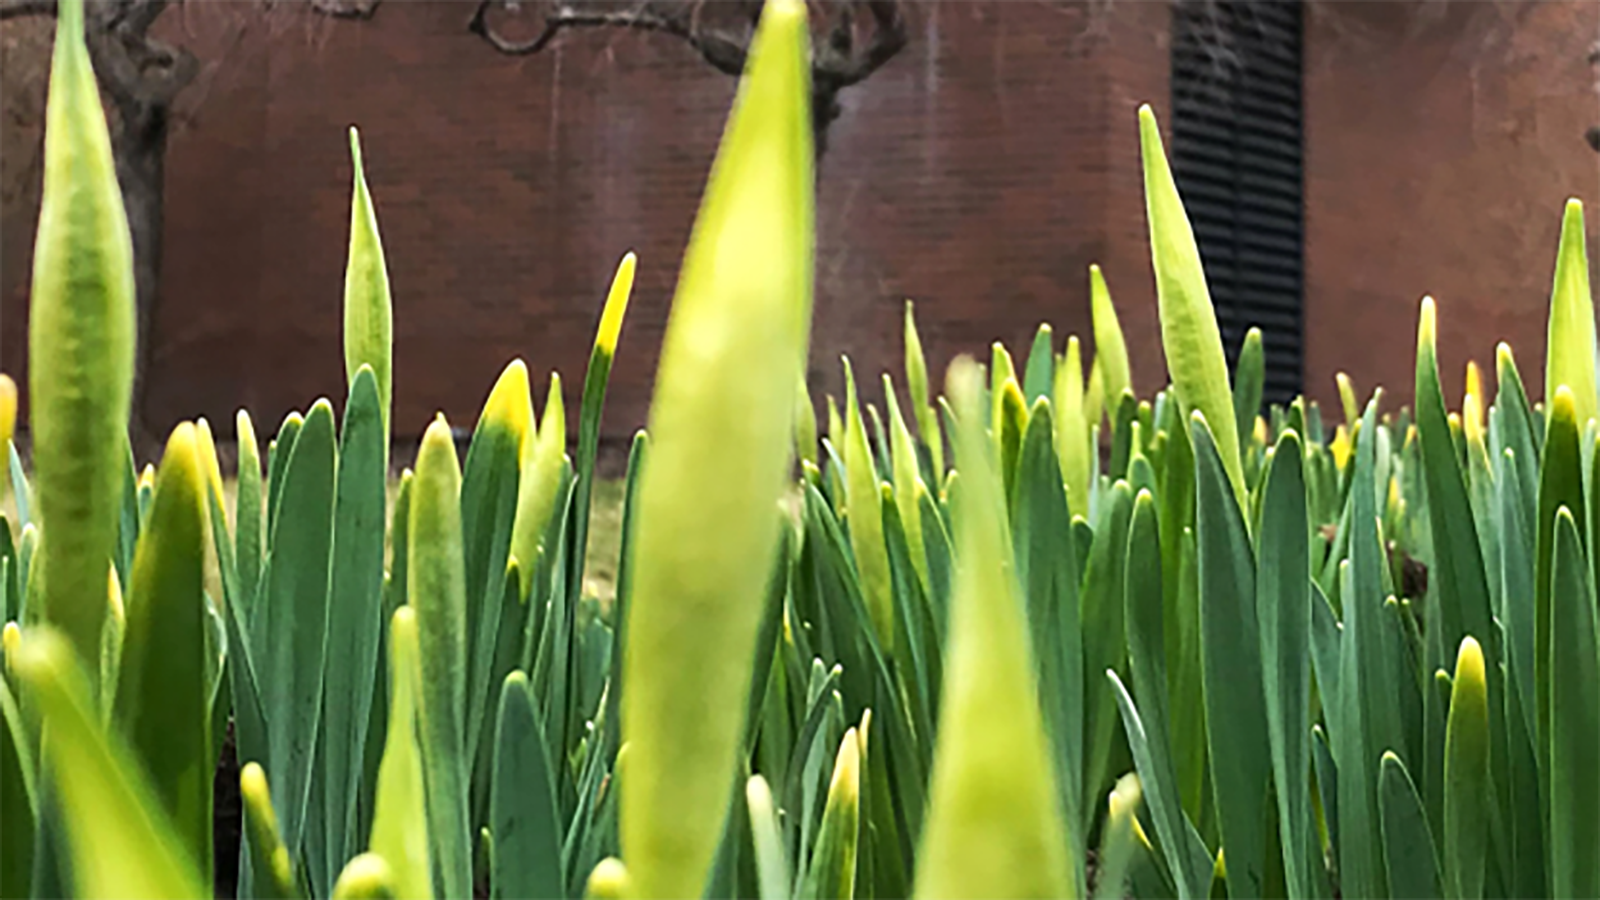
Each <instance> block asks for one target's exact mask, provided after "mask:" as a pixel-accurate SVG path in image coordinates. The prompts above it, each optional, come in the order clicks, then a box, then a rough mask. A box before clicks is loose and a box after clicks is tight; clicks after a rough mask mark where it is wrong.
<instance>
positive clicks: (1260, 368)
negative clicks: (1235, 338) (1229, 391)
mask: <svg viewBox="0 0 1600 900" xmlns="http://www.w3.org/2000/svg"><path fill="white" fill-rule="evenodd" d="M1266 377H1267V360H1266V356H1265V351H1263V350H1262V349H1261V329H1259V328H1252V329H1250V330H1249V331H1247V332H1245V335H1244V345H1243V346H1242V347H1240V348H1239V361H1238V363H1237V364H1235V366H1234V369H1233V418H1234V421H1236V422H1238V424H1239V447H1240V452H1244V448H1246V447H1248V446H1250V435H1251V433H1252V432H1254V431H1255V428H1256V416H1258V415H1260V414H1261V391H1262V386H1263V385H1264V384H1265V381H1266Z"/></svg>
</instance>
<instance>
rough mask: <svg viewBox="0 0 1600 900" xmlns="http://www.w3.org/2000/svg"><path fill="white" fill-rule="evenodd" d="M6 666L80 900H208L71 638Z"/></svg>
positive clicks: (48, 641)
mask: <svg viewBox="0 0 1600 900" xmlns="http://www.w3.org/2000/svg"><path fill="white" fill-rule="evenodd" d="M71 5H74V6H75V5H76V4H71ZM76 14H77V15H81V12H77V13H76ZM68 21H69V22H70V21H71V20H70V18H69V19H68ZM8 661H9V662H10V663H11V665H12V667H13V668H12V672H13V673H15V674H16V676H17V677H18V678H19V679H20V681H21V683H22V685H23V686H24V687H25V688H26V690H27V694H28V698H29V700H30V701H31V702H33V703H37V704H38V709H39V711H40V713H41V715H42V717H43V723H44V727H45V729H46V730H47V731H48V733H47V734H46V735H45V737H44V740H43V742H42V743H43V753H44V756H45V758H46V759H45V764H44V765H43V768H42V771H44V772H47V773H49V774H51V775H52V776H53V780H52V786H53V791H54V795H55V798H56V799H55V802H56V803H57V804H59V807H58V808H59V810H60V815H61V817H62V818H61V820H60V821H62V822H63V823H64V824H65V836H66V839H67V849H68V851H69V856H70V860H71V863H70V864H71V870H72V880H73V885H74V887H75V888H76V893H77V895H78V896H82V897H89V898H94V897H107V898H109V897H119V898H120V897H129V898H132V897H150V898H173V897H196V898H199V897H208V896H210V891H209V890H208V889H207V888H208V886H207V885H206V884H205V882H204V881H202V879H201V877H200V874H199V870H198V869H197V868H196V866H195V864H194V861H193V859H191V858H190V857H189V855H188V853H187V851H186V850H185V848H184V843H183V840H182V839H181V838H180V837H179V835H178V831H177V829H176V828H175V827H174V825H173V822H172V820H171V818H169V817H168V816H167V814H166V813H165V812H164V811H163V809H162V805H163V804H162V803H161V801H160V800H159V799H157V796H156V793H155V790H154V788H153V787H152V786H151V785H150V782H149V780H148V779H147V778H146V777H145V775H144V772H143V770H142V767H141V766H140V765H139V763H138V762H137V761H136V760H135V759H134V756H133V752H132V750H131V749H130V748H129V747H128V746H127V745H126V744H125V743H124V742H123V741H122V740H121V738H120V736H119V735H118V734H116V733H115V732H111V733H108V732H107V731H106V730H104V729H103V728H102V727H101V725H100V721H99V720H100V716H99V714H98V713H97V712H96V711H95V708H94V703H93V701H92V700H91V699H90V694H89V681H88V678H87V677H86V676H85V675H84V674H83V668H82V666H81V665H79V663H78V661H77V656H76V652H75V650H74V649H73V648H72V646H71V645H70V644H68V643H67V640H66V638H64V637H62V636H61V635H60V633H59V632H56V631H54V630H53V629H50V628H49V627H47V626H38V627H36V628H33V629H29V633H28V635H27V636H26V637H25V638H24V639H23V640H22V642H21V647H20V648H19V650H18V653H17V655H16V658H15V659H14V660H12V659H10V656H9V654H8Z"/></svg>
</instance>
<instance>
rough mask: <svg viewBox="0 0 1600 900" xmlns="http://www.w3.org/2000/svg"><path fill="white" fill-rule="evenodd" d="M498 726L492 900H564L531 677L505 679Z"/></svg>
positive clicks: (553, 813)
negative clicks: (548, 899)
mask: <svg viewBox="0 0 1600 900" xmlns="http://www.w3.org/2000/svg"><path fill="white" fill-rule="evenodd" d="M498 722H499V724H498V725H497V726H496V734H495V755H494V788H493V795H492V798H491V800H490V808H491V812H490V814H489V822H490V827H491V828H492V829H493V833H494V836H495V855H494V862H495V865H494V875H493V878H492V881H491V883H492V884H493V886H494V896H496V897H504V898H530V900H531V898H535V897H539V898H543V897H561V896H562V895H563V885H564V884H565V882H564V881H563V879H562V875H561V823H560V820H559V819H558V818H557V813H556V806H555V794H554V788H553V786H552V783H551V779H550V765H549V762H548V761H547V759H546V757H545V739H544V735H543V734H542V729H540V727H539V721H538V718H537V716H536V714H535V713H534V708H533V695H532V694H531V693H530V692H529V690H528V678H527V676H526V675H524V674H523V673H521V672H512V673H511V674H510V675H508V676H507V677H506V680H505V684H504V686H503V687H502V688H501V691H500V715H499V719H498Z"/></svg>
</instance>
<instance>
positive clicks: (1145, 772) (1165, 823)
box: [1106, 669, 1212, 898]
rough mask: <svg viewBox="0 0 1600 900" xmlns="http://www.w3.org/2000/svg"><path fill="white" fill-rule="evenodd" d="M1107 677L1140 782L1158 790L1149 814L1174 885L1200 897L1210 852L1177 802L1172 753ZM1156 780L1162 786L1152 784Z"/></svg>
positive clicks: (1112, 676)
mask: <svg viewBox="0 0 1600 900" xmlns="http://www.w3.org/2000/svg"><path fill="white" fill-rule="evenodd" d="M1106 678H1107V679H1109V680H1110V681H1111V686H1112V688H1113V690H1114V691H1115V692H1116V695H1117V708H1118V709H1119V710H1120V711H1121V713H1122V725H1123V729H1124V730H1125V731H1126V732H1127V735H1128V746H1129V748H1130V749H1131V751H1132V753H1133V760H1134V765H1135V766H1137V767H1138V771H1139V778H1140V779H1141V783H1142V782H1143V781H1150V782H1151V783H1152V787H1153V788H1154V789H1155V790H1158V791H1160V792H1161V793H1160V794H1159V796H1156V797H1152V798H1151V799H1150V813H1151V818H1152V819H1153V820H1154V821H1155V826H1156V835H1157V837H1158V838H1159V839H1160V841H1161V846H1162V849H1163V852H1164V853H1165V854H1166V859H1167V869H1168V871H1169V872H1171V873H1172V879H1173V881H1174V882H1176V884H1177V889H1178V896H1179V897H1180V898H1187V897H1200V896H1203V895H1204V894H1205V891H1206V887H1203V886H1202V887H1200V888H1199V889H1198V893H1196V892H1195V891H1196V887H1195V885H1196V884H1197V883H1198V884H1201V885H1209V884H1210V881H1211V868H1212V860H1211V855H1210V854H1209V853H1208V852H1206V848H1205V843H1204V841H1202V840H1201V838H1200V835H1199V833H1198V832H1197V831H1195V830H1194V825H1193V824H1192V823H1191V822H1190V821H1189V817H1188V816H1186V815H1185V814H1184V812H1183V807H1182V806H1180V805H1178V802H1177V796H1176V792H1177V775H1176V774H1174V772H1173V770H1172V758H1171V752H1170V751H1169V750H1168V749H1167V748H1166V747H1164V746H1162V745H1161V743H1160V742H1159V741H1154V740H1152V739H1151V737H1150V735H1149V734H1148V733H1147V732H1146V731H1145V725H1144V721H1143V720H1142V719H1141V718H1140V716H1139V709H1138V707H1137V706H1135V705H1134V702H1133V698H1132V697H1130V696H1128V689H1127V687H1126V686H1124V685H1123V683H1122V679H1121V678H1118V677H1117V673H1116V672H1115V671H1114V670H1111V669H1107V670H1106ZM1158 781H1159V782H1161V786H1160V787H1155V783H1156V782H1158Z"/></svg>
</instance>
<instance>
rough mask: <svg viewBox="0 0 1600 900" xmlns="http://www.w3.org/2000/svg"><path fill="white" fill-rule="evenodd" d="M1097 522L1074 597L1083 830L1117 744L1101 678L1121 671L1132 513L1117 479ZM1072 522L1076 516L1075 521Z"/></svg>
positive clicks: (1115, 718)
mask: <svg viewBox="0 0 1600 900" xmlns="http://www.w3.org/2000/svg"><path fill="white" fill-rule="evenodd" d="M1101 505H1102V508H1101V510H1100V523H1099V527H1097V528H1096V529H1095V530H1094V543H1093V545H1092V547H1091V549H1090V552H1089V559H1088V563H1087V566H1086V571H1085V572H1084V575H1083V589H1082V592H1081V594H1080V597H1079V607H1078V608H1079V613H1078V614H1079V627H1080V634H1081V635H1082V641H1083V668H1084V675H1083V682H1082V684H1083V689H1084V700H1083V703H1084V711H1083V721H1084V746H1083V760H1084V763H1083V766H1084V767H1083V771H1082V777H1083V779H1084V780H1083V790H1082V792H1081V793H1080V794H1079V797H1080V798H1083V799H1084V803H1083V806H1082V808H1081V809H1080V812H1081V813H1082V814H1083V816H1084V821H1083V827H1084V829H1085V831H1087V830H1088V829H1089V827H1090V826H1092V825H1093V824H1094V821H1095V819H1097V818H1099V814H1098V811H1097V810H1096V808H1095V807H1096V806H1098V804H1097V803H1095V802H1093V801H1092V800H1089V799H1088V798H1092V797H1099V796H1102V795H1103V794H1104V792H1105V791H1106V790H1107V789H1108V788H1109V787H1110V785H1111V779H1112V778H1113V777H1114V775H1115V773H1114V772H1113V770H1112V753H1113V752H1115V751H1116V749H1118V743H1119V741H1118V738H1117V726H1118V724H1120V718H1119V715H1118V713H1117V706H1116V698H1115V696H1113V694H1112V691H1111V688H1110V686H1109V685H1107V684H1106V683H1105V681H1104V680H1103V679H1104V678H1105V671H1106V670H1107V669H1116V670H1117V671H1119V672H1126V665H1127V638H1126V637H1125V631H1124V629H1125V625H1124V622H1123V619H1124V615H1123V612H1124V609H1125V607H1126V605H1127V602H1126V597H1125V596H1124V592H1125V588H1124V581H1123V579H1124V577H1125V574H1126V571H1127V550H1128V522H1129V520H1130V518H1131V517H1132V516H1133V491H1132V490H1130V489H1129V487H1128V483H1127V482H1125V481H1119V482H1117V483H1116V484H1115V485H1114V486H1113V487H1112V488H1111V491H1110V496H1109V497H1107V498H1106V499H1105V500H1103V501H1102V504H1101ZM1074 521H1075V522H1077V521H1081V520H1074Z"/></svg>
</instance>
